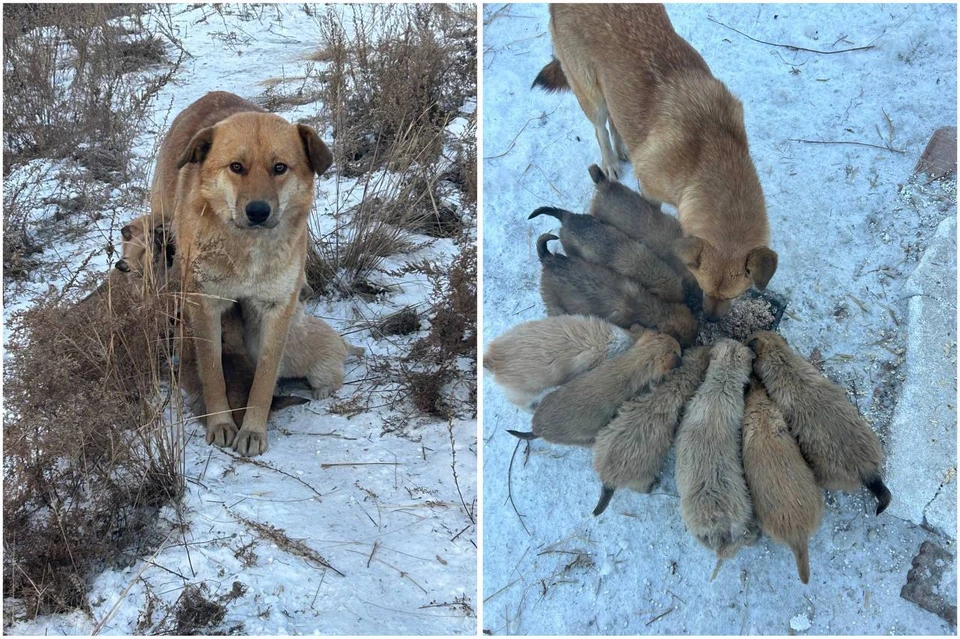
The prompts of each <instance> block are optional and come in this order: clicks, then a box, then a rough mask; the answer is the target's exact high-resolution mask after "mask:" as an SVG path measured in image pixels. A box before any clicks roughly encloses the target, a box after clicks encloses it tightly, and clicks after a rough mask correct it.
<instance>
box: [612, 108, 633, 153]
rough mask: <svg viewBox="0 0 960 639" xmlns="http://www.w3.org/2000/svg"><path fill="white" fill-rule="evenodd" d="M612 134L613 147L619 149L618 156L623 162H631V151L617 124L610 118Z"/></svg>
mask: <svg viewBox="0 0 960 639" xmlns="http://www.w3.org/2000/svg"><path fill="white" fill-rule="evenodd" d="M610 136H611V137H612V138H613V148H615V149H616V150H617V157H618V158H620V161H621V162H629V161H630V151H629V149H627V145H626V143H625V142H624V141H623V138H622V137H621V136H620V131H618V130H617V127H616V125H614V123H613V118H610Z"/></svg>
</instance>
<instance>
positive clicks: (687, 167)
mask: <svg viewBox="0 0 960 639" xmlns="http://www.w3.org/2000/svg"><path fill="white" fill-rule="evenodd" d="M550 35H551V39H552V41H553V48H554V55H555V56H556V60H554V61H552V62H551V63H550V64H548V65H547V67H546V68H544V70H543V71H541V73H540V75H539V76H537V79H536V80H535V81H534V84H535V85H536V86H541V87H543V88H545V89H547V90H555V91H559V90H563V89H566V88H568V87H569V88H570V89H572V90H573V93H574V95H576V97H577V100H578V101H579V102H580V107H581V108H582V109H583V112H584V114H586V116H587V118H588V119H589V120H590V121H591V122H592V123H593V126H594V130H595V132H596V135H597V142H598V143H599V145H600V152H601V156H602V165H603V171H604V173H606V175H607V176H609V177H610V178H611V179H613V180H619V179H620V167H619V162H618V158H619V159H622V160H629V161H630V162H631V164H632V165H633V170H634V173H635V175H637V176H638V177H639V179H640V181H641V183H642V188H643V194H644V196H645V197H647V198H648V199H650V200H655V201H657V202H667V203H669V204H671V205H673V206H675V207H676V208H677V211H678V213H679V218H680V224H681V226H682V227H683V233H684V235H685V237H683V238H681V239H680V240H677V241H676V243H675V246H674V251H675V253H676V254H677V256H678V257H679V258H680V259H681V260H683V262H684V264H685V265H686V266H687V268H688V269H689V270H690V272H691V273H693V275H694V277H696V279H697V282H698V284H699V285H700V288H701V289H703V295H704V298H703V306H704V310H705V312H706V313H707V316H708V317H710V318H714V317H720V316H722V315H724V314H725V313H726V312H727V310H728V309H729V306H730V301H731V300H733V299H735V298H737V297H739V296H740V295H742V294H743V293H744V292H745V291H746V290H747V289H748V288H750V286H751V284H752V285H755V286H756V287H757V288H758V289H760V290H763V289H764V288H766V286H767V283H768V282H769V281H770V278H771V277H773V274H774V272H775V271H776V268H777V254H776V253H775V252H774V251H772V250H770V248H769V247H768V245H769V243H770V228H769V223H768V221H767V211H766V205H765V203H764V198H763V191H762V189H761V188H760V180H759V179H758V177H757V172H756V169H755V168H754V166H753V161H752V160H751V159H750V152H749V148H748V145H747V134H746V129H745V127H744V123H743V105H742V104H741V103H740V101H739V100H737V99H736V98H735V97H734V96H733V95H732V94H731V93H730V91H729V90H728V89H727V88H726V86H724V85H723V83H721V82H720V81H718V80H717V79H716V78H714V77H713V75H712V74H711V73H710V68H709V67H708V66H707V63H706V62H704V60H703V58H702V57H701V56H700V54H699V53H697V52H696V51H695V50H694V49H693V47H691V46H690V44H688V43H687V42H686V41H685V40H684V39H683V38H681V37H680V36H679V35H677V33H676V31H674V29H673V26H672V25H671V24H670V19H669V17H668V16H667V12H666V9H664V7H663V5H660V4H552V5H550ZM557 67H559V68H557ZM608 121H609V125H610V131H609V135H608V132H607V128H606V125H607V122H608ZM611 137H612V139H613V145H611ZM614 146H615V147H616V151H615V150H614Z"/></svg>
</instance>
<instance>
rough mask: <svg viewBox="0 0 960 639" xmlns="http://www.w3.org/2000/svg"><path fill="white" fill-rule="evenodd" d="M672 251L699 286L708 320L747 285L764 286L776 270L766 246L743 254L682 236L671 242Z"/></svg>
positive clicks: (727, 307) (722, 311) (774, 257)
mask: <svg viewBox="0 0 960 639" xmlns="http://www.w3.org/2000/svg"><path fill="white" fill-rule="evenodd" d="M673 252H674V253H675V254H676V255H677V257H679V258H680V259H681V260H683V263H684V264H685V265H686V266H687V268H688V269H689V270H690V272H691V273H693V276H694V277H695V278H696V279H697V284H699V285H700V288H701V289H702V290H703V311H704V313H705V314H706V316H707V319H708V320H710V321H716V320H718V319H720V318H721V317H723V316H724V315H726V313H727V311H729V310H730V302H731V301H733V300H735V299H736V298H738V297H740V296H741V295H743V294H744V293H745V292H746V291H747V289H748V288H750V286H751V285H754V286H756V287H757V289H758V290H761V291H762V290H763V289H765V288H767V283H769V282H770V278H771V277H773V274H774V273H775V272H776V270H777V254H776V253H775V252H774V251H772V250H770V249H769V248H767V247H766V246H760V247H757V248H755V249H753V250H751V251H749V252H747V253H746V254H745V255H744V254H739V255H730V254H729V253H727V252H722V251H718V250H717V249H716V248H714V247H713V246H711V245H710V244H708V243H707V242H706V241H705V240H703V239H701V238H699V237H684V238H680V239H679V240H676V241H675V242H674V244H673Z"/></svg>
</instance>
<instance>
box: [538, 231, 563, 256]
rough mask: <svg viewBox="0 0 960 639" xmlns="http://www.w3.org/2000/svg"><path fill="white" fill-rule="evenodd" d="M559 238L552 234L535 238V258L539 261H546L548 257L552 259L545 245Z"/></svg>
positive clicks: (551, 254)
mask: <svg viewBox="0 0 960 639" xmlns="http://www.w3.org/2000/svg"><path fill="white" fill-rule="evenodd" d="M559 239H560V238H559V237H557V236H556V235H553V234H552V233H544V234H543V235H541V236H540V237H538V238H537V257H539V258H540V261H541V262H542V261H543V260H545V259H547V258H548V257H553V253H551V252H550V249H549V248H547V243H548V242H550V241H551V240H559Z"/></svg>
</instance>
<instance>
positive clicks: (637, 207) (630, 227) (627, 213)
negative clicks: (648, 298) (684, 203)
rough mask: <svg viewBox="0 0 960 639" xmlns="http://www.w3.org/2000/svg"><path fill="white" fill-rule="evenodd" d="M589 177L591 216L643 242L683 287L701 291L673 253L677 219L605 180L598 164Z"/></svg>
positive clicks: (678, 234)
mask: <svg viewBox="0 0 960 639" xmlns="http://www.w3.org/2000/svg"><path fill="white" fill-rule="evenodd" d="M589 171H590V178H591V179H592V180H593V183H594V185H595V186H596V188H595V190H594V193H593V199H592V200H590V215H592V216H594V217H595V218H597V219H598V220H600V221H601V222H603V223H604V224H609V225H610V226H612V227H614V228H616V229H617V230H619V231H620V232H621V233H623V234H624V235H626V236H627V237H629V238H630V239H633V240H636V241H638V242H643V243H644V244H645V245H646V246H648V247H649V248H650V250H651V251H653V252H654V253H655V254H656V255H657V256H658V257H659V258H660V259H662V260H663V261H664V262H666V263H667V264H668V265H669V266H670V268H672V269H673V271H674V272H675V273H676V274H677V275H679V276H680V277H681V278H683V284H684V286H687V287H688V288H691V289H693V290H695V291H696V293H697V294H698V295H699V294H701V293H702V291H700V287H699V286H698V285H697V278H695V277H694V276H693V273H691V272H690V270H689V269H688V268H687V266H686V265H685V264H684V263H683V261H682V260H681V259H680V258H679V257H677V255H676V254H675V253H674V252H673V245H674V242H675V241H676V240H679V239H680V238H681V237H682V236H683V229H681V228H680V221H679V220H678V219H677V218H675V217H673V216H672V215H667V214H666V213H664V212H663V211H661V210H660V207H659V206H657V205H655V204H652V203H651V202H649V201H648V200H645V199H644V198H643V196H642V195H640V194H639V193H637V192H636V191H634V190H633V189H630V188H628V187H626V186H624V185H623V184H621V183H620V182H615V181H613V180H608V179H607V176H605V175H604V174H603V171H601V170H600V167H599V166H597V165H596V164H591V165H590V168H589Z"/></svg>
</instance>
